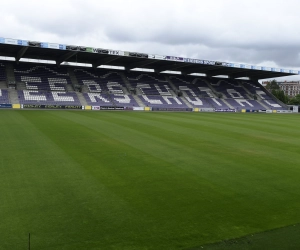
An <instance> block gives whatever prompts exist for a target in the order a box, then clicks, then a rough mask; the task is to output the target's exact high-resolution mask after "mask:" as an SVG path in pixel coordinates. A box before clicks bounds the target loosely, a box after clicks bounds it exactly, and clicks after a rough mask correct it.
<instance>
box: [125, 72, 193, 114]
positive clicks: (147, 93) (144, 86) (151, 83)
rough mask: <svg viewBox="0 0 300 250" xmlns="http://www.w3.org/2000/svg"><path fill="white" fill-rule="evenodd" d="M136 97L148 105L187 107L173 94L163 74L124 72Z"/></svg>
mask: <svg viewBox="0 0 300 250" xmlns="http://www.w3.org/2000/svg"><path fill="white" fill-rule="evenodd" d="M125 76H126V77H127V79H128V81H129V83H130V85H131V86H132V87H133V88H134V89H135V90H136V93H137V95H138V97H139V98H140V99H141V100H142V102H143V103H144V104H145V105H146V106H149V107H161V108H189V107H188V106H187V105H186V104H185V103H184V101H183V100H182V98H180V97H178V96H177V95H175V93H174V91H173V90H172V89H171V86H170V85H169V82H168V81H167V79H166V77H165V76H164V75H158V74H153V73H148V72H147V73H146V72H130V73H125Z"/></svg>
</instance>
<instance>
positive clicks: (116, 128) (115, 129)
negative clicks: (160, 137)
mask: <svg viewBox="0 0 300 250" xmlns="http://www.w3.org/2000/svg"><path fill="white" fill-rule="evenodd" d="M108 127H110V126H109V124H108ZM119 130H120V128H118V127H114V131H119ZM118 136H121V135H118ZM159 151H161V150H159Z"/></svg>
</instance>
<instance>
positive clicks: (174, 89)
mask: <svg viewBox="0 0 300 250" xmlns="http://www.w3.org/2000/svg"><path fill="white" fill-rule="evenodd" d="M165 77H166V80H167V81H168V83H169V84H170V86H171V88H172V90H173V91H174V93H175V94H177V93H178V91H179V90H178V89H177V88H176V87H175V85H174V84H173V83H172V81H171V80H170V78H169V77H168V76H165Z"/></svg>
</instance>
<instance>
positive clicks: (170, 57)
mask: <svg viewBox="0 0 300 250" xmlns="http://www.w3.org/2000/svg"><path fill="white" fill-rule="evenodd" d="M166 60H169V61H176V62H184V59H183V57H176V56H166Z"/></svg>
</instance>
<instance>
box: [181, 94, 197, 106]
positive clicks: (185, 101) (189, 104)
mask: <svg viewBox="0 0 300 250" xmlns="http://www.w3.org/2000/svg"><path fill="white" fill-rule="evenodd" d="M180 100H182V101H183V102H184V103H185V105H186V106H188V107H189V108H191V109H192V108H194V107H193V105H192V104H191V103H189V102H188V100H187V99H185V96H181V98H180Z"/></svg>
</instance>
